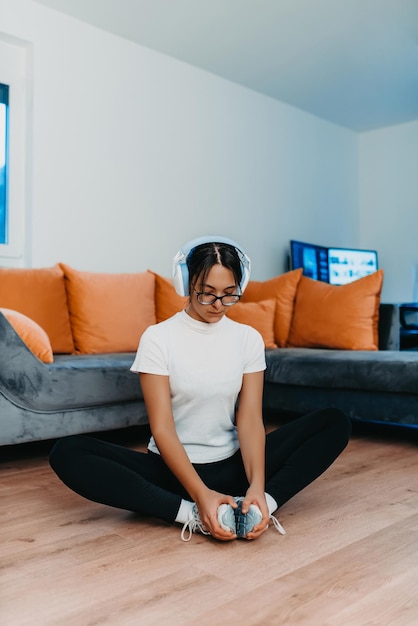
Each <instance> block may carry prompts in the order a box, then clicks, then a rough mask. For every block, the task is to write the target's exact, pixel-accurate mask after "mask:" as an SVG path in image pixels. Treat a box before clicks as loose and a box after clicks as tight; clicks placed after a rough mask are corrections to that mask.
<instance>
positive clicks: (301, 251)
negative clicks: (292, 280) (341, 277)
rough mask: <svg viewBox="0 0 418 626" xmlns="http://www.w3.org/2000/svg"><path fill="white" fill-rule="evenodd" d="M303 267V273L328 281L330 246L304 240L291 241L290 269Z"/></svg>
mask: <svg viewBox="0 0 418 626" xmlns="http://www.w3.org/2000/svg"><path fill="white" fill-rule="evenodd" d="M299 267H302V268H303V275H304V276H307V277H308V278H313V279H314V280H322V281H323V282H325V283H327V282H328V248H325V247H324V246H317V245H315V244H313V243H305V242H303V241H294V240H292V241H291V242H290V269H292V270H296V269H298V268H299Z"/></svg>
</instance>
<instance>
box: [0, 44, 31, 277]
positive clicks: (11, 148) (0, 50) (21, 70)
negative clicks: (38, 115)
mask: <svg viewBox="0 0 418 626" xmlns="http://www.w3.org/2000/svg"><path fill="white" fill-rule="evenodd" d="M30 50H31V49H30V46H28V45H27V44H25V43H24V42H20V41H18V40H17V39H11V38H3V36H2V34H1V33H0V267H5V266H7V267H24V266H25V265H27V264H28V263H30V258H29V255H30V247H29V238H28V234H29V231H28V228H29V223H30V222H29V215H28V199H29V188H28V182H29V181H28V172H29V170H28V162H27V155H28V154H29V153H28V147H30V135H29V133H28V114H29V108H28V104H29V102H30V101H29V99H28V98H29V95H30V92H29V89H28V87H29V85H30V82H29V78H30V74H28V62H29V61H30V58H31V57H30Z"/></svg>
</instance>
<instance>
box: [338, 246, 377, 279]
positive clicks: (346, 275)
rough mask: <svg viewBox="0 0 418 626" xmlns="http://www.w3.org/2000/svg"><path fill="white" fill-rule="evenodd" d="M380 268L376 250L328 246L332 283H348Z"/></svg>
mask: <svg viewBox="0 0 418 626" xmlns="http://www.w3.org/2000/svg"><path fill="white" fill-rule="evenodd" d="M377 269H378V264H377V252H376V251H375V250H355V249H350V248H328V276H329V282H330V284H331V285H346V284H347V283H351V282H353V280H357V279H358V278H363V277H364V276H368V275H369V274H373V272H375V271H376V270H377Z"/></svg>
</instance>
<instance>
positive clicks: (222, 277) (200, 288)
mask: <svg viewBox="0 0 418 626" xmlns="http://www.w3.org/2000/svg"><path fill="white" fill-rule="evenodd" d="M196 292H198V293H199V292H204V293H207V294H213V295H214V296H224V295H227V294H229V295H230V294H234V293H238V287H237V285H236V283H235V279H234V275H233V273H232V272H231V270H228V269H227V268H226V267H224V266H223V265H213V266H212V268H211V269H210V270H209V272H208V274H207V276H206V279H205V282H204V283H203V284H202V281H201V277H200V276H199V278H198V279H197V280H196V282H195V284H194V285H193V287H192V290H191V293H190V304H189V305H188V307H187V309H186V311H187V313H188V314H189V315H190V317H192V318H193V319H195V320H198V321H199V322H206V323H207V324H213V323H214V322H219V320H220V319H221V318H222V317H223V316H224V315H225V312H226V310H227V309H228V307H226V306H224V305H223V304H222V302H221V301H220V300H215V302H214V303H213V304H200V303H199V302H198V299H197V294H196Z"/></svg>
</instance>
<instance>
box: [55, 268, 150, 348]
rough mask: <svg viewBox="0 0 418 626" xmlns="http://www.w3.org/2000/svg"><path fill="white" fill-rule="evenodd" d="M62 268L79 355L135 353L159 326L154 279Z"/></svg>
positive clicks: (143, 276) (136, 275) (139, 275)
mask: <svg viewBox="0 0 418 626" xmlns="http://www.w3.org/2000/svg"><path fill="white" fill-rule="evenodd" d="M61 267H62V269H63V271H64V274H65V284H66V289H67V297H68V307H69V311H70V320H71V328H72V331H73V337H74V345H75V350H76V352H77V353H79V354H100V353H107V352H135V351H136V349H137V348H138V342H139V338H140V337H141V335H142V333H143V332H144V330H145V329H146V328H147V327H148V326H150V325H151V324H155V304H154V277H153V276H152V275H151V274H149V273H147V272H142V273H138V274H105V273H96V272H82V271H78V270H75V269H73V268H71V267H69V266H68V265H65V264H63V263H61Z"/></svg>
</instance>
